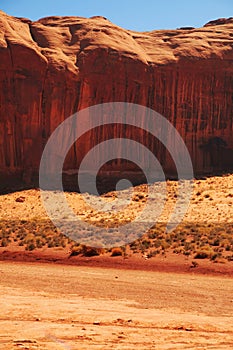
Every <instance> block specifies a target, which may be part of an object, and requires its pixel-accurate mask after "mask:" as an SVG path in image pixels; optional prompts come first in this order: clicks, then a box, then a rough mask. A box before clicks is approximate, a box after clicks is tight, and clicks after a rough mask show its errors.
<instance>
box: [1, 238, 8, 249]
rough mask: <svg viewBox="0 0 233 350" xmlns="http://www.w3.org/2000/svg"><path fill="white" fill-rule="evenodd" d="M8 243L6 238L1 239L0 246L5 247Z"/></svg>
mask: <svg viewBox="0 0 233 350" xmlns="http://www.w3.org/2000/svg"><path fill="white" fill-rule="evenodd" d="M9 243H10V242H9V240H8V239H7V238H3V239H2V242H1V246H2V247H7V246H8V244H9Z"/></svg>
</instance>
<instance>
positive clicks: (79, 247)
mask: <svg viewBox="0 0 233 350" xmlns="http://www.w3.org/2000/svg"><path fill="white" fill-rule="evenodd" d="M103 253H104V249H103V248H95V247H90V246H86V245H85V244H75V245H73V247H72V248H71V253H70V257H72V256H77V255H82V256H86V257H92V256H98V255H100V254H103Z"/></svg>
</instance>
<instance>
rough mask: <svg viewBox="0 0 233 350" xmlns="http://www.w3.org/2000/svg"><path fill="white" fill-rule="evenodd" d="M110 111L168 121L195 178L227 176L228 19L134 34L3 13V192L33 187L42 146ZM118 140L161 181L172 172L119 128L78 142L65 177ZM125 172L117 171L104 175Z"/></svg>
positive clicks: (231, 92) (78, 21)
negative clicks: (112, 106)
mask: <svg viewBox="0 0 233 350" xmlns="http://www.w3.org/2000/svg"><path fill="white" fill-rule="evenodd" d="M113 101H117V102H120V101H122V102H132V103H137V104H140V105H143V106H148V107H150V108H152V109H154V110H155V111H157V112H159V113H160V114H162V115H163V116H165V117H166V118H167V119H168V120H169V121H170V122H171V123H172V124H173V125H174V126H175V127H176V128H177V130H178V131H179V133H180V134H181V136H182V137H183V139H184V141H185V143H186V145H187V147H188V149H189V151H190V154H191V158H192V161H193V166H194V170H195V173H196V174H204V173H210V172H218V171H229V170H231V169H232V168H233V138H232V131H233V125H232V124H233V19H232V18H229V19H220V20H217V21H212V22H209V23H208V24H206V25H205V26H204V27H202V28H196V29H192V28H191V27H190V28H182V29H177V30H156V31H152V32H144V33H138V32H133V31H129V30H124V29H122V28H120V27H118V26H116V25H114V24H112V23H111V22H109V21H108V20H107V19H105V18H103V17H93V18H89V19H86V18H78V17H48V18H44V19H41V20H39V21H37V22H31V21H30V20H28V19H23V18H14V17H10V16H8V15H6V14H5V13H3V12H0V174H1V188H2V189H3V188H5V187H7V186H8V187H9V184H10V179H12V180H13V182H14V183H16V181H17V179H18V181H19V183H23V182H25V183H29V182H30V181H32V178H33V176H34V175H35V174H38V167H39V163H40V158H41V154H42V151H43V149H44V146H45V144H46V142H47V140H48V138H49V136H50V135H51V133H52V132H53V131H54V130H55V128H56V127H57V126H58V125H59V124H60V123H61V122H62V121H63V120H65V119H66V118H68V117H69V116H70V115H71V114H73V113H75V112H77V111H78V110H81V109H83V108H86V107H89V106H91V105H95V104H99V103H103V102H113ZM119 130H120V131H119ZM119 136H127V137H129V138H133V139H136V140H137V141H140V142H144V144H145V145H146V146H149V147H151V149H152V150H153V151H154V152H155V153H156V155H157V157H158V158H159V159H160V160H161V163H162V164H163V167H164V169H165V170H166V172H167V173H168V174H172V173H174V172H175V169H174V164H173V163H172V161H171V159H170V157H169V154H167V153H166V151H165V150H164V148H163V147H162V146H161V145H159V143H158V142H157V141H156V140H154V139H153V138H151V136H150V135H147V134H145V132H143V131H142V130H137V129H135V128H132V129H130V130H127V131H124V129H119V128H118V127H117V126H116V125H115V126H112V127H111V128H107V129H106V130H104V129H103V128H98V129H93V130H91V131H90V132H89V133H87V134H86V135H84V136H83V137H82V138H81V139H80V140H79V141H78V142H77V143H76V144H75V145H74V146H73V147H72V148H71V150H70V152H69V154H68V155H67V159H66V163H65V169H66V170H68V169H74V168H77V166H78V165H79V164H80V161H81V159H82V157H83V156H84V155H85V153H86V152H87V151H88V150H89V149H90V148H91V147H93V146H94V145H95V144H96V143H98V142H100V141H102V140H104V139H106V138H109V137H119ZM67 137H68V136H67ZM62 142H66V140H65V137H64V139H63V140H62ZM122 167H123V165H122V164H119V163H117V162H116V163H114V164H112V167H111V169H112V170H114V169H122Z"/></svg>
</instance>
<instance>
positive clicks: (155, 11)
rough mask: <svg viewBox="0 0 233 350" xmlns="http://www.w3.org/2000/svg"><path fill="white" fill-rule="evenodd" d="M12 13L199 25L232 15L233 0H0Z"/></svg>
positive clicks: (132, 25)
mask: <svg viewBox="0 0 233 350" xmlns="http://www.w3.org/2000/svg"><path fill="white" fill-rule="evenodd" d="M0 9H1V10H2V11H5V12H7V13H8V14H10V15H12V16H20V17H27V18H30V19H32V20H37V19H39V18H41V17H46V16H51V15H59V16H81V17H90V16H94V15H101V16H105V17H107V18H108V19H109V20H110V21H112V22H113V23H115V24H117V25H119V26H121V27H124V28H127V29H132V30H138V31H145V30H153V29H171V28H177V27H183V26H193V27H200V26H202V25H203V24H204V23H206V22H208V21H209V20H212V19H216V18H219V17H233V0H193V1H189V0H161V1H157V0H117V1H114V0H113V1H111V0H38V1H36V2H34V1H32V0H0Z"/></svg>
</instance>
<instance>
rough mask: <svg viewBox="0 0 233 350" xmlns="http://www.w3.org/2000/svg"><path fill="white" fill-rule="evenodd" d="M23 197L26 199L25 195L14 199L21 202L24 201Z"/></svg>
mask: <svg viewBox="0 0 233 350" xmlns="http://www.w3.org/2000/svg"><path fill="white" fill-rule="evenodd" d="M25 199H26V198H25V197H23V196H21V197H18V198H16V200H15V201H16V202H17V203H23V202H25Z"/></svg>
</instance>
